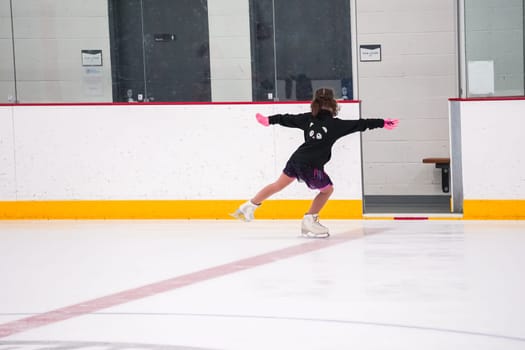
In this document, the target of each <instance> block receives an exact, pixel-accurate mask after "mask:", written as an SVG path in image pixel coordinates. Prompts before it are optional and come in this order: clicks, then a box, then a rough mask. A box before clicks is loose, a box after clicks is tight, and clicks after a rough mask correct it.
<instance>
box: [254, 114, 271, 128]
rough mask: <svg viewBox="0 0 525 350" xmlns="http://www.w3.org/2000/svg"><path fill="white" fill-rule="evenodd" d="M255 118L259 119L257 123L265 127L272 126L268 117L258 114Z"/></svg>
mask: <svg viewBox="0 0 525 350" xmlns="http://www.w3.org/2000/svg"><path fill="white" fill-rule="evenodd" d="M255 118H257V121H258V122H259V123H260V124H262V125H264V126H268V125H270V121H269V120H268V117H265V116H264V115H262V114H261V113H257V114H256V115H255Z"/></svg>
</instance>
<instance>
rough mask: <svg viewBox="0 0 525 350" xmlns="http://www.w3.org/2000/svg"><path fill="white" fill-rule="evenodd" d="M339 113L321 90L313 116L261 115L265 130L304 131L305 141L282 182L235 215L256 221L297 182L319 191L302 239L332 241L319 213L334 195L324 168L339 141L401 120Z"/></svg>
mask: <svg viewBox="0 0 525 350" xmlns="http://www.w3.org/2000/svg"><path fill="white" fill-rule="evenodd" d="M338 111H339V107H338V105H337V101H336V100H335V99H334V92H333V90H332V89H329V88H321V89H318V90H317V91H316V92H315V95H314V98H313V100H312V103H311V112H308V113H303V114H296V115H291V114H276V115H272V116H270V117H266V116H263V115H262V114H259V113H257V114H256V118H257V121H258V122H259V123H260V124H262V125H264V126H269V125H270V124H279V125H282V126H286V127H290V128H299V129H302V130H303V132H304V140H305V141H304V143H303V144H302V145H301V146H299V148H298V149H297V150H296V151H295V152H294V153H293V154H292V156H291V157H290V159H289V160H288V162H287V163H286V166H285V168H284V170H283V172H282V174H281V175H280V176H279V178H278V179H277V180H276V181H275V182H273V183H271V184H269V185H267V186H265V187H263V188H262V189H261V190H260V191H259V192H258V193H257V194H256V195H255V197H253V198H252V199H251V200H249V201H247V202H246V203H244V204H242V205H241V206H240V207H239V209H237V211H236V212H235V213H233V214H232V215H233V216H234V217H236V218H238V219H241V220H244V221H251V220H253V218H254V212H255V210H256V209H257V208H258V207H259V206H260V205H261V204H262V202H263V201H264V200H266V199H267V198H269V197H270V196H272V195H273V194H275V193H277V192H279V191H281V190H282V189H284V188H285V187H286V186H288V185H289V184H291V183H292V182H293V181H294V180H296V179H297V180H299V181H302V182H304V183H305V184H306V185H307V186H308V187H309V188H311V189H314V190H319V193H318V194H317V196H315V198H314V200H313V202H312V205H311V206H310V209H309V210H308V212H307V213H306V214H305V215H304V218H303V221H302V226H301V233H302V235H303V236H305V237H311V238H326V237H328V236H329V232H328V228H327V227H325V226H323V225H321V224H320V223H319V212H320V211H321V209H322V208H323V207H324V205H325V204H326V202H327V201H328V198H330V195H331V194H332V192H333V191H334V188H333V184H332V181H331V180H330V177H329V176H328V174H326V173H325V171H324V165H325V164H326V163H327V162H328V161H329V160H330V158H331V155H332V146H333V145H334V143H335V142H336V141H337V140H338V139H340V138H341V137H343V136H345V135H348V134H351V133H353V132H357V131H365V130H366V129H375V128H386V129H389V130H392V129H394V128H395V127H396V126H397V124H398V123H399V121H398V120H397V119H359V120H342V119H339V118H336V116H337V113H338Z"/></svg>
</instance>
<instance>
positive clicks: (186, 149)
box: [0, 103, 381, 200]
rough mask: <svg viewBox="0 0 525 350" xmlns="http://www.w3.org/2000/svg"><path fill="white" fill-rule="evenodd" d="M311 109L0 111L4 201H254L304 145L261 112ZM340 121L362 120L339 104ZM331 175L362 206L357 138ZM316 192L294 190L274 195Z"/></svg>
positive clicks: (341, 195) (338, 151)
mask: <svg viewBox="0 0 525 350" xmlns="http://www.w3.org/2000/svg"><path fill="white" fill-rule="evenodd" d="M308 109H309V105H308V104H275V105H274V104H233V105H230V104H213V105H156V104H155V105H152V104H140V105H137V104H135V105H92V106H71V105H69V106H68V105H63V106H20V105H18V106H13V107H2V108H1V109H0V112H1V114H0V123H1V124H0V126H1V128H0V130H1V134H0V137H1V141H2V143H1V144H0V151H2V153H1V154H2V157H1V158H0V165H2V167H1V169H3V173H2V174H1V175H0V176H1V177H2V178H3V179H4V180H5V182H4V181H3V182H2V186H0V200H77V199H78V200H80V199H86V200H91V199H101V200H111V199H245V198H249V197H251V196H253V195H254V194H255V192H256V191H258V190H259V189H260V187H262V186H263V185H266V184H267V183H270V182H273V181H274V180H275V179H276V178H277V177H278V176H279V175H280V173H281V171H282V169H283V168H284V165H285V163H286V161H287V159H288V157H289V156H290V155H291V153H292V152H293V151H294V150H295V149H296V147H297V146H299V145H300V144H301V143H302V142H303V134H302V131H301V130H299V129H290V128H283V127H279V126H272V127H269V128H264V127H262V126H260V125H259V124H258V123H257V122H256V121H255V118H254V116H255V113H256V112H261V113H265V114H267V115H270V114H275V113H278V112H287V113H300V112H304V111H307V110H308ZM11 110H12V113H13V117H12V118H14V126H13V125H12V119H11V115H10V114H11ZM340 116H341V118H345V117H346V118H358V116H359V105H358V104H357V103H344V104H342V110H341V114H340ZM373 132H379V133H381V130H380V129H379V130H378V131H377V130H375V131H373ZM4 169H5V170H4ZM326 170H327V172H328V173H329V174H330V176H331V177H332V180H333V181H334V183H335V189H336V191H335V193H334V196H333V198H336V199H337V198H338V199H358V200H359V199H361V159H360V143H359V135H358V134H354V135H351V136H348V137H346V138H344V139H343V140H340V141H339V142H338V143H337V144H336V147H335V148H334V154H333V159H332V162H331V163H329V165H328V166H327V167H326ZM312 194H313V192H312V191H310V190H308V189H307V188H306V186H305V185H304V184H296V185H293V186H290V187H289V188H287V189H285V191H283V192H282V193H280V194H278V195H276V196H275V197H274V198H275V199H279V198H281V199H311V198H312Z"/></svg>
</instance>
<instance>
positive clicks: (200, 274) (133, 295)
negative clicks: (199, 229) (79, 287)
mask: <svg viewBox="0 0 525 350" xmlns="http://www.w3.org/2000/svg"><path fill="white" fill-rule="evenodd" d="M362 236H363V232H362V230H361V229H358V230H354V231H350V232H347V233H346V234H343V235H340V236H338V237H334V238H330V239H319V240H313V241H309V242H307V243H303V244H299V245H296V246H292V247H288V248H283V249H279V250H276V251H273V252H269V253H265V254H261V255H256V256H253V257H251V258H246V259H241V260H237V261H234V262H231V263H227V264H224V265H219V266H215V267H211V268H208V269H204V270H201V271H197V272H192V273H189V274H186V275H182V276H178V277H174V278H171V279H168V280H164V281H160V282H156V283H152V284H148V285H145V286H142V287H138V288H134V289H129V290H126V291H123V292H119V293H116V294H111V295H107V296H104V297H101V298H97V299H93V300H89V301H85V302H82V303H78V304H75V305H71V306H66V307H63V308H60V309H56V310H52V311H48V312H46V313H43V314H38V315H35V316H31V317H27V318H23V319H20V320H16V321H12V322H8V323H4V324H0V338H5V337H8V336H10V335H13V334H17V333H21V332H25V331H28V330H30V329H33V328H37V327H42V326H46V325H49V324H53V323H57V322H60V321H64V320H68V319H70V318H73V317H78V316H83V315H87V314H90V313H93V312H96V311H100V310H102V309H107V308H109V307H113V306H117V305H121V304H125V303H128V302H131V301H135V300H138V299H142V298H147V297H151V296H154V295H156V294H159V293H164V292H169V291H172V290H175V289H178V288H182V287H185V286H189V285H192V284H195V283H199V282H204V281H207V280H211V279H214V278H218V277H222V276H226V275H229V274H232V273H235V272H239V271H243V270H248V269H251V268H254V267H258V266H261V265H266V264H270V263H273V262H276V261H279V260H284V259H288V258H292V257H294V256H298V255H302V254H306V253H310V252H313V251H316V250H320V249H324V248H328V247H331V246H334V245H337V244H341V243H345V242H348V241H349V240H352V239H356V238H359V237H362Z"/></svg>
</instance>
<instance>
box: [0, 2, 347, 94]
mask: <svg viewBox="0 0 525 350" xmlns="http://www.w3.org/2000/svg"><path fill="white" fill-rule="evenodd" d="M249 4H250V7H249V10H244V9H243V7H242V6H239V11H238V13H237V12H235V14H233V15H232V14H230V12H221V11H226V10H221V9H220V7H215V8H214V11H215V12H214V13H213V16H211V17H210V15H209V13H208V3H207V1H206V0H200V1H196V0H126V1H121V0H90V1H84V0H68V1H41V2H40V1H34V0H16V1H13V0H0V20H1V22H0V49H1V54H0V72H1V76H0V102H9V101H15V100H16V101H18V102H20V103H64V102H111V101H115V102H122V101H124V102H135V101H184V102H195V101H211V100H212V91H211V90H212V84H211V82H212V81H213V82H214V84H215V85H213V88H214V89H216V92H217V90H224V89H229V87H231V86H232V84H237V85H236V89H238V87H239V86H243V87H245V86H249V85H250V84H251V86H252V90H253V91H252V92H253V94H252V95H253V100H255V101H261V100H281V101H282V100H309V99H310V98H311V96H312V91H313V90H315V89H316V88H318V87H321V86H322V87H332V88H333V89H334V90H335V91H336V93H337V94H338V95H339V97H342V98H348V99H351V98H352V97H353V93H352V69H351V67H352V66H351V42H350V41H351V37H350V8H349V6H350V4H349V1H348V0H332V1H329V2H319V1H314V0H250V1H249ZM232 6H233V5H232ZM224 14H227V16H229V17H226V18H228V20H230V19H231V23H229V22H225V21H223V20H222V19H221V16H223V15H224ZM210 20H211V22H210ZM209 23H212V24H211V27H212V28H213V30H214V33H212V38H213V39H214V40H215V41H213V42H212V43H214V46H213V48H214V51H213V53H214V56H213V60H214V61H212V62H210V33H209V30H210V29H209V26H210V24H209ZM248 27H250V34H251V43H250V44H251V45H250V47H248V45H249V44H248V41H249V40H248V39H247V38H246V36H245V35H246V34H247V33H248ZM243 31H244V32H243ZM239 33H240V35H239ZM243 35H244V37H243ZM239 37H243V38H246V41H245V42H243V43H242V45H239V48H237V47H236V46H234V45H235V44H236V38H239ZM228 45H229V46H228ZM232 46H233V47H232ZM230 47H231V50H230V49H229V48H230ZM243 50H245V51H243ZM249 50H251V58H250V57H249V55H248V54H247V52H248V51H249ZM225 52H227V53H229V55H223V53H225ZM250 59H251V63H252V67H251V69H252V76H251V77H250V74H249V73H246V72H247V71H248V72H249V68H247V67H248V65H249V62H250ZM212 63H213V67H214V69H215V70H214V71H212V70H211V69H210V68H211V67H212ZM221 69H223V71H221ZM212 72H213V74H214V76H211V75H212ZM212 79H213V80H212ZM241 79H244V82H243V83H242V84H239V82H238V81H239V80H241ZM228 84H230V85H228ZM229 91H232V93H230V94H229V95H227V96H228V97H227V98H230V97H231V98H232V99H231V101H236V100H235V92H234V91H238V90H235V89H234V88H232V89H231V90H229ZM246 95H247V94H246V91H245V90H244V91H243V96H242V97H240V96H239V100H242V101H246V100H247V99H248V100H249V99H250V97H248V98H247V97H246ZM217 96H226V95H224V94H222V95H221V94H218V95H217ZM223 98H224V97H223Z"/></svg>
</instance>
